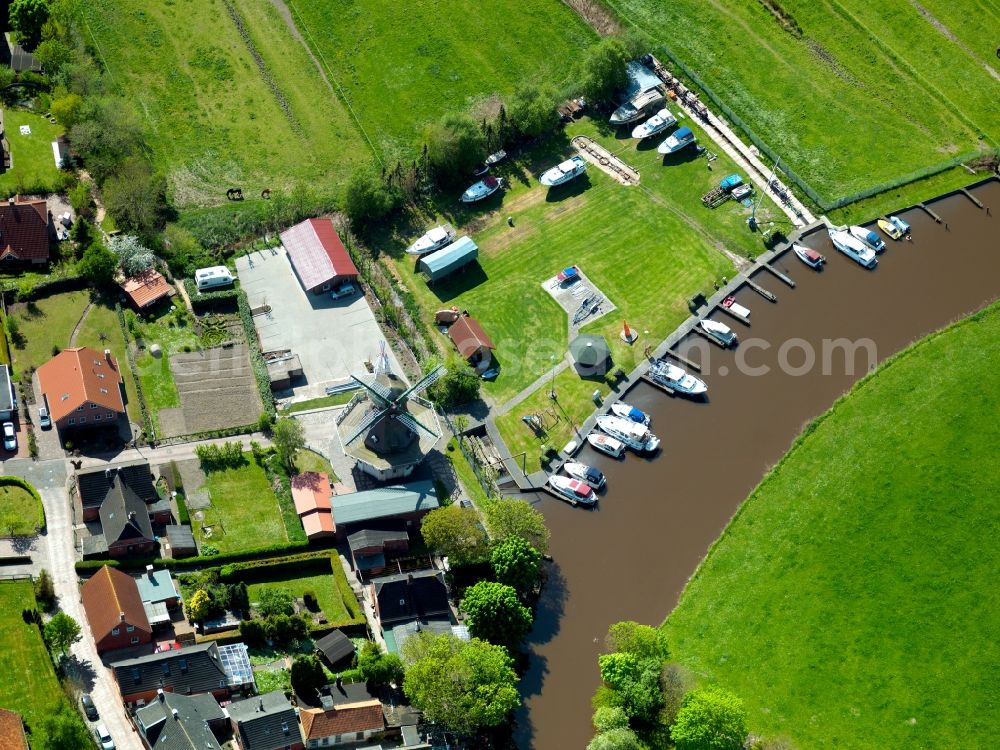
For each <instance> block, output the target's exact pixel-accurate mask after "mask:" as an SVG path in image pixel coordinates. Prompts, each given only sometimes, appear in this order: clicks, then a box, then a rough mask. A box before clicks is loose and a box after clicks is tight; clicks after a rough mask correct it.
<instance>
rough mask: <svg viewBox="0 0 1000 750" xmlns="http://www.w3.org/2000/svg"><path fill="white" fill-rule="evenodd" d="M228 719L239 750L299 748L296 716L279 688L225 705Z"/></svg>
mask: <svg viewBox="0 0 1000 750" xmlns="http://www.w3.org/2000/svg"><path fill="white" fill-rule="evenodd" d="M228 711H229V720H230V721H231V722H232V725H233V733H234V734H235V735H236V737H237V739H238V741H239V744H240V748H242V750H286V749H287V750H299V749H300V748H302V747H304V744H303V742H302V732H301V730H300V729H299V717H298V714H297V713H296V712H295V709H294V708H293V707H292V704H291V703H289V702H288V698H286V697H285V694H284V693H283V692H281V691H280V690H276V691H274V692H273V693H265V694H264V695H258V696H255V697H253V698H247V699H246V700H242V701H235V702H233V703H230V704H229V708H228Z"/></svg>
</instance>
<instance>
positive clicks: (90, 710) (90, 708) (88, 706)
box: [80, 693, 99, 721]
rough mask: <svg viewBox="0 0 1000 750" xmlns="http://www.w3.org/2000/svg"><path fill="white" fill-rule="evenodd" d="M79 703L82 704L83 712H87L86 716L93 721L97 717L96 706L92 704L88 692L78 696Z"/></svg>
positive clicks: (92, 701) (92, 700)
mask: <svg viewBox="0 0 1000 750" xmlns="http://www.w3.org/2000/svg"><path fill="white" fill-rule="evenodd" d="M80 705H81V706H83V712H84V713H85V714H87V718H88V719H90V720H91V721H94V720H95V719H97V718H98V716H99V715H98V713H97V706H95V705H94V699H93V698H91V697H90V693H84V694H83V695H82V696H80Z"/></svg>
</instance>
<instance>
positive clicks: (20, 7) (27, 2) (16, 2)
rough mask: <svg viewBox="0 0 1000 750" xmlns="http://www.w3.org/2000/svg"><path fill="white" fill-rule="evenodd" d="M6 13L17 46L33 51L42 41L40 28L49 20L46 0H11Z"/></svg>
mask: <svg viewBox="0 0 1000 750" xmlns="http://www.w3.org/2000/svg"><path fill="white" fill-rule="evenodd" d="M8 12H9V14H10V15H9V22H10V30H11V31H13V32H14V35H15V36H16V37H17V41H18V44H20V45H21V46H22V47H24V48H25V49H26V50H29V51H30V50H33V49H34V48H35V47H37V46H38V43H39V42H40V41H41V39H42V27H43V26H44V25H45V22H46V21H48V20H49V3H48V0H13V2H12V3H11V4H10V10H9V11H8Z"/></svg>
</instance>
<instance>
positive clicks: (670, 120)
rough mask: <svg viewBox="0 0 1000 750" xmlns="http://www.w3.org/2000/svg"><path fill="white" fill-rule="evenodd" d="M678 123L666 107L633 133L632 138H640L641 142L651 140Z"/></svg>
mask: <svg viewBox="0 0 1000 750" xmlns="http://www.w3.org/2000/svg"><path fill="white" fill-rule="evenodd" d="M676 122H677V119H676V118H675V117H674V116H673V115H672V114H670V110H669V109H667V108H666V107H664V108H663V109H661V110H660V111H659V112H657V113H656V114H655V115H653V116H652V117H650V118H649V119H648V120H646V122H644V123H643V124H642V125H639V126H637V127H636V128H635V129H634V130H633V131H632V137H633V138H638V139H639V140H640V141H641V140H642V139H643V138H650V137H652V136H654V135H659V134H660V133H662V132H663V131H664V130H666V129H667V128H669V127H670V126H671V125H674V124H675V123H676Z"/></svg>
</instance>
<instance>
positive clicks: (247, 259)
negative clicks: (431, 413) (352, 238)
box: [236, 247, 402, 400]
mask: <svg viewBox="0 0 1000 750" xmlns="http://www.w3.org/2000/svg"><path fill="white" fill-rule="evenodd" d="M236 268H237V273H238V274H239V279H240V284H241V285H242V286H243V289H244V290H245V291H246V293H247V297H248V299H249V301H250V307H251V308H253V309H256V308H260V307H263V306H265V305H269V306H270V308H271V310H270V312H268V313H261V314H258V315H255V316H254V325H255V326H256V328H257V333H258V335H259V337H260V345H261V349H262V350H263V351H265V352H268V351H274V350H279V349H291V350H292V351H293V352H294V353H295V354H298V355H299V359H300V360H301V362H302V370H303V373H304V377H303V378H301V379H300V380H298V381H297V382H296V383H294V384H293V388H292V393H291V394H288V393H286V394H276V395H278V396H279V397H288V396H290V397H291V399H292V400H302V399H308V398H315V397H317V396H322V395H324V388H325V387H326V386H328V385H334V384H338V383H344V382H346V381H347V380H349V378H350V375H351V374H354V375H358V376H364V375H365V374H367V373H368V370H367V369H366V367H365V362H366V361H367V362H373V363H374V362H375V359H376V358H377V356H378V353H379V345H380V343H381V342H383V341H385V337H384V336H383V335H382V330H381V328H379V325H378V322H377V321H376V320H375V315H374V314H373V313H372V310H371V308H370V307H369V305H368V301H367V300H366V299H365V297H364V295H362V294H355V295H354V296H352V297H348V298H346V299H340V300H336V301H335V300H331V299H330V295H329V294H309V293H307V292H306V291H305V290H304V289H303V288H302V286H301V284H300V283H299V280H298V277H297V276H296V275H295V272H294V270H293V269H292V265H291V263H290V262H289V260H288V256H287V255H286V253H285V250H284V248H281V247H279V248H276V249H275V250H274V251H273V252H272V251H270V250H261V251H257V252H254V253H251V254H250V255H249V256H247V255H243V256H240V257H239V258H237V261H236ZM386 349H387V351H388V352H389V358H390V364H391V366H392V368H393V371H394V372H397V373H399V372H402V370H401V368H400V366H399V363H398V362H397V361H396V358H395V356H394V355H393V353H392V350H391V349H389V347H388V345H387V346H386Z"/></svg>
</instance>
